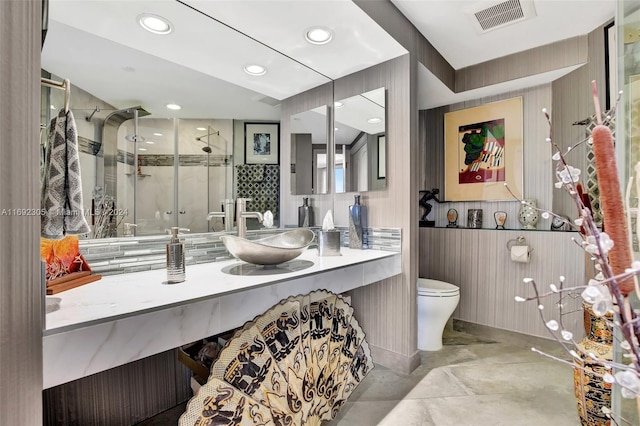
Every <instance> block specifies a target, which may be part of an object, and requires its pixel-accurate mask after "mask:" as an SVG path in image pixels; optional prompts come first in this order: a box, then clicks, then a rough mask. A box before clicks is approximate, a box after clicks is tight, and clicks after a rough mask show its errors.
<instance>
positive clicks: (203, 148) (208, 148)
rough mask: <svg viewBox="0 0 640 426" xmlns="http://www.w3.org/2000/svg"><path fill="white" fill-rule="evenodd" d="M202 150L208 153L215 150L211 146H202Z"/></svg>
mask: <svg viewBox="0 0 640 426" xmlns="http://www.w3.org/2000/svg"><path fill="white" fill-rule="evenodd" d="M202 150H203V151H204V152H206V153H207V154H211V153H212V152H213V150H212V149H211V147H210V146H203V147H202Z"/></svg>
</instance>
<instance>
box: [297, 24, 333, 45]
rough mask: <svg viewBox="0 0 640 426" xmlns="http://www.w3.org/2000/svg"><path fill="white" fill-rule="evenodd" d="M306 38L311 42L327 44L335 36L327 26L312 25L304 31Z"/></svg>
mask: <svg viewBox="0 0 640 426" xmlns="http://www.w3.org/2000/svg"><path fill="white" fill-rule="evenodd" d="M304 38H305V39H306V40H307V41H308V42H309V43H311V44H327V43H329V42H330V41H331V39H332V38H333V32H331V30H329V29H327V28H322V27H312V28H309V29H308V30H307V32H305V33H304Z"/></svg>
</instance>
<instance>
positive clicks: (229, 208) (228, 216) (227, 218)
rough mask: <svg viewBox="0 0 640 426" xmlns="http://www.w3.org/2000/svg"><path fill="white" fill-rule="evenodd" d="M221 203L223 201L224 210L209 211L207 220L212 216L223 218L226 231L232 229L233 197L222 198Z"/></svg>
mask: <svg viewBox="0 0 640 426" xmlns="http://www.w3.org/2000/svg"><path fill="white" fill-rule="evenodd" d="M222 203H224V211H222V212H209V214H208V215H207V220H211V219H212V218H214V217H221V218H223V219H224V230H225V231H227V232H229V231H233V199H229V198H227V199H225V200H223V201H222Z"/></svg>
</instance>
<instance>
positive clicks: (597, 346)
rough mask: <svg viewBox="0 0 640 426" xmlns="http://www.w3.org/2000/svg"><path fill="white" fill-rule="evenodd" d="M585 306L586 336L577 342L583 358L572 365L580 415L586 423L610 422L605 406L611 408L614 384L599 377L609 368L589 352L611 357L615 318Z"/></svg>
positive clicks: (589, 425)
mask: <svg viewBox="0 0 640 426" xmlns="http://www.w3.org/2000/svg"><path fill="white" fill-rule="evenodd" d="M583 309H584V327H585V332H586V334H587V336H586V337H585V338H584V339H582V340H581V341H580V342H579V343H578V353H579V355H580V356H581V359H577V358H574V359H573V362H574V364H575V365H576V368H574V369H573V388H574V391H575V395H576V403H577V407H578V415H579V416H580V421H581V422H582V425H583V426H610V425H611V420H610V419H608V418H607V417H605V415H604V414H603V413H602V408H603V407H608V408H611V384H609V383H605V382H604V380H602V379H601V378H600V377H599V376H602V375H603V374H604V373H606V372H607V370H606V369H605V368H604V367H602V366H600V365H596V364H594V363H593V362H592V361H591V359H590V358H588V357H587V355H586V354H588V353H593V354H594V355H595V356H597V357H598V358H600V359H602V360H609V361H611V360H612V358H613V332H612V330H611V327H610V324H608V323H607V321H612V317H611V316H607V317H597V316H596V315H595V314H594V313H593V311H592V310H591V307H590V306H589V305H586V304H583Z"/></svg>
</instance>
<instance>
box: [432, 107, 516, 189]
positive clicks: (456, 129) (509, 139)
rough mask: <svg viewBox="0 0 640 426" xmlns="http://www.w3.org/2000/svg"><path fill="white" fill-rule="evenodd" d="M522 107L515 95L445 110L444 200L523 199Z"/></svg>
mask: <svg viewBox="0 0 640 426" xmlns="http://www.w3.org/2000/svg"><path fill="white" fill-rule="evenodd" d="M522 111H523V110H522V97H516V98H511V99H506V100H502V101H497V102H491V103H488V104H484V105H481V106H477V107H473V108H466V109H462V110H458V111H453V112H449V113H445V115H444V139H445V140H444V143H445V146H444V153H445V182H444V185H445V186H444V199H445V200H446V201H515V198H514V196H515V197H517V198H520V199H521V198H523V196H522V188H523V143H522V138H523V115H522ZM505 184H507V185H508V187H509V190H511V192H512V193H513V195H512V194H511V193H510V192H509V190H508V189H507V188H506V187H505Z"/></svg>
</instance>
